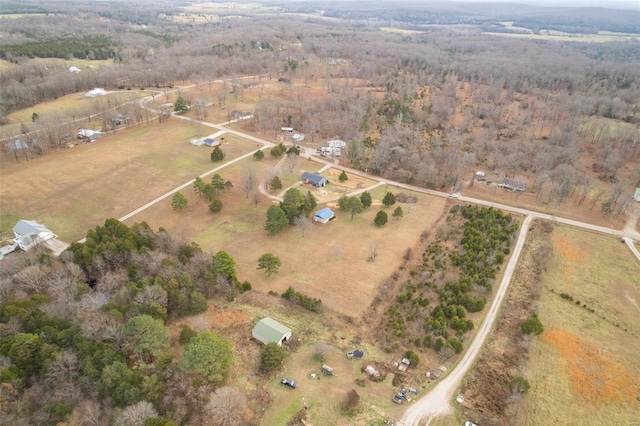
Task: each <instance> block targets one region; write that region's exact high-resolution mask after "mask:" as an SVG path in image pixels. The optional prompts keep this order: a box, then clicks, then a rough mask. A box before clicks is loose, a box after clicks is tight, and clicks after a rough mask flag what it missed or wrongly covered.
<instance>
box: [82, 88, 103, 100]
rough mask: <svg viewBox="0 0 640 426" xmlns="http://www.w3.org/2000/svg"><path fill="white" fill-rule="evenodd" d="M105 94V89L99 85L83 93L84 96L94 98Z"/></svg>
mask: <svg viewBox="0 0 640 426" xmlns="http://www.w3.org/2000/svg"><path fill="white" fill-rule="evenodd" d="M106 94H107V92H106V90H104V89H103V88H101V87H96V88H95V89H93V90H89V91H88V92H87V93H85V94H84V96H85V97H86V98H95V97H96V96H104V95H106Z"/></svg>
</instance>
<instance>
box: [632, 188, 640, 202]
mask: <svg viewBox="0 0 640 426" xmlns="http://www.w3.org/2000/svg"><path fill="white" fill-rule="evenodd" d="M633 199H634V200H636V201H640V188H636V193H635V195H634V196H633Z"/></svg>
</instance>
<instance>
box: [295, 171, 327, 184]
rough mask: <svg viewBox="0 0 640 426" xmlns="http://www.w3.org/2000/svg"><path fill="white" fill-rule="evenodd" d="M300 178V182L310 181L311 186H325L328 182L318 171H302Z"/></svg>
mask: <svg viewBox="0 0 640 426" xmlns="http://www.w3.org/2000/svg"><path fill="white" fill-rule="evenodd" d="M300 179H302V182H304V183H310V184H311V185H313V186H325V185H326V184H328V183H329V181H328V180H327V178H326V177H324V176H322V175H321V174H320V173H309V172H304V173H303V174H302V176H301V177H300Z"/></svg>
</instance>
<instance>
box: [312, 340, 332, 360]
mask: <svg viewBox="0 0 640 426" xmlns="http://www.w3.org/2000/svg"><path fill="white" fill-rule="evenodd" d="M329 350H330V347H329V345H328V344H327V342H322V341H320V342H317V343H316V346H315V348H314V350H313V358H315V359H317V360H318V361H321V362H324V361H325V360H326V359H327V354H328V353H329Z"/></svg>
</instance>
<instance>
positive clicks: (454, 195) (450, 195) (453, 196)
mask: <svg viewBox="0 0 640 426" xmlns="http://www.w3.org/2000/svg"><path fill="white" fill-rule="evenodd" d="M449 197H451V198H460V194H457V193H455V192H454V193H453V194H449Z"/></svg>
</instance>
